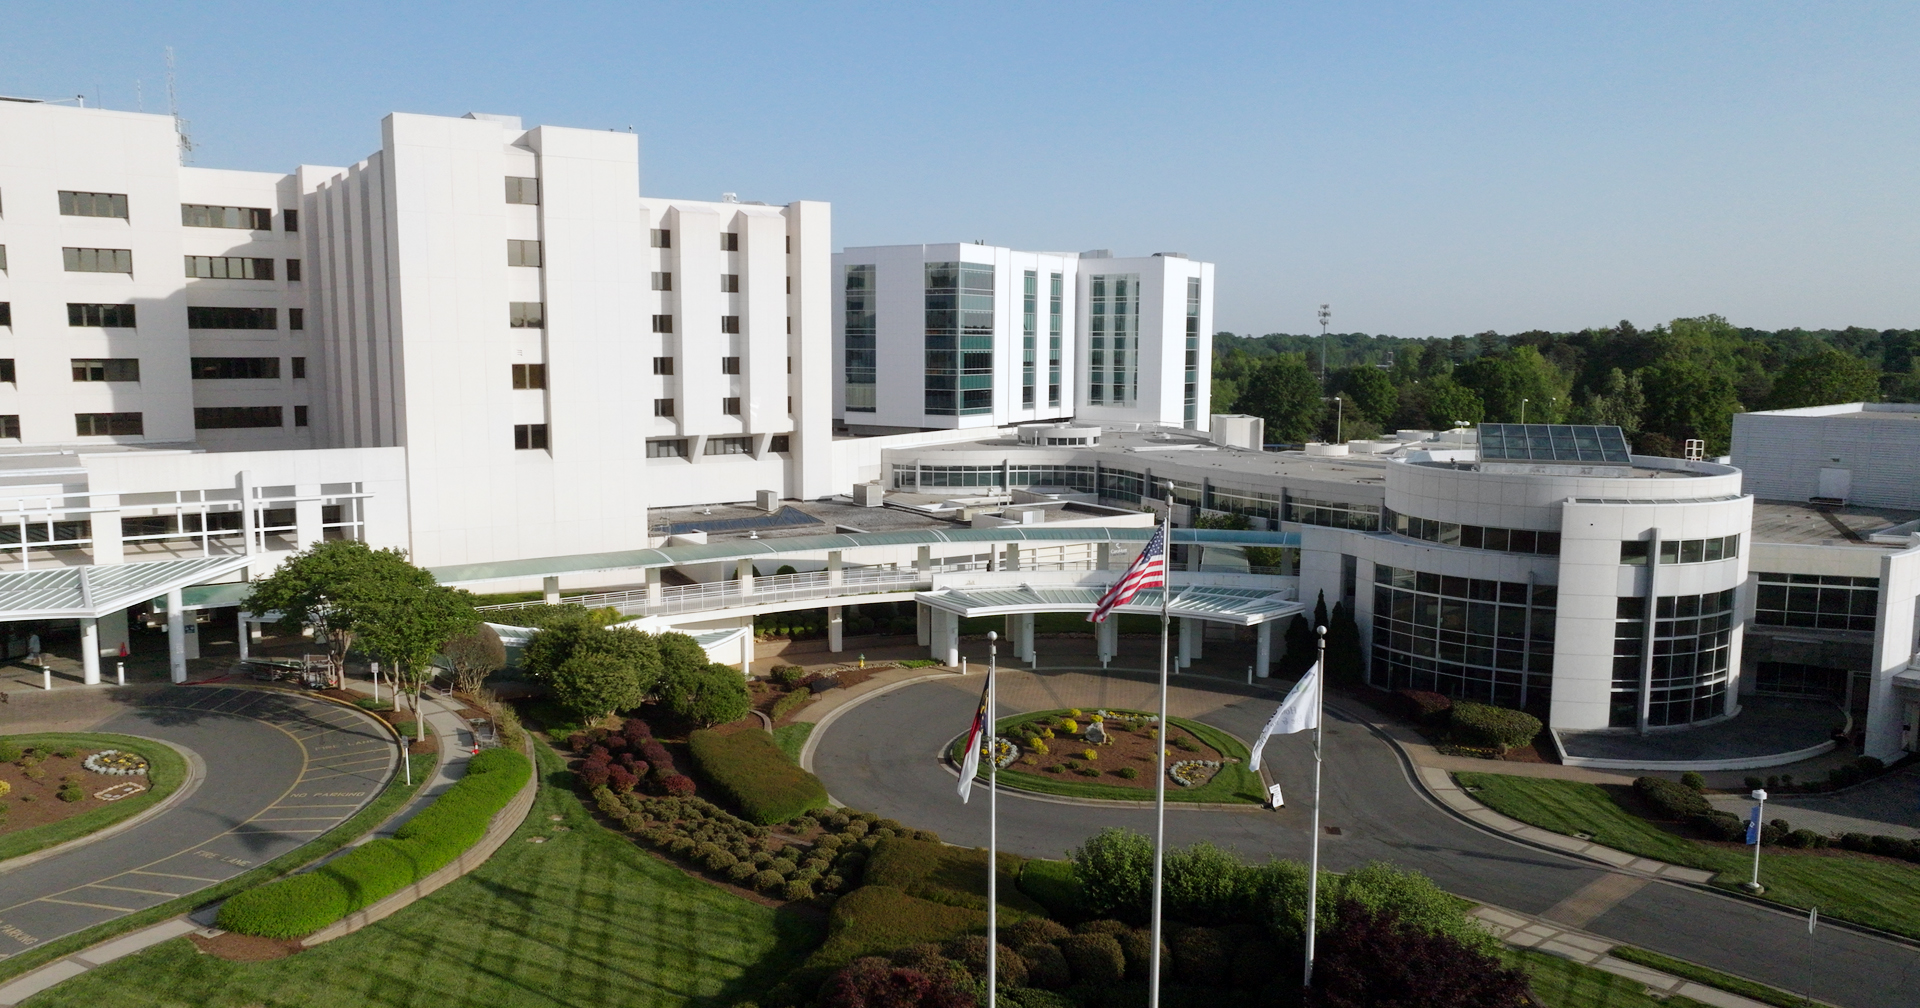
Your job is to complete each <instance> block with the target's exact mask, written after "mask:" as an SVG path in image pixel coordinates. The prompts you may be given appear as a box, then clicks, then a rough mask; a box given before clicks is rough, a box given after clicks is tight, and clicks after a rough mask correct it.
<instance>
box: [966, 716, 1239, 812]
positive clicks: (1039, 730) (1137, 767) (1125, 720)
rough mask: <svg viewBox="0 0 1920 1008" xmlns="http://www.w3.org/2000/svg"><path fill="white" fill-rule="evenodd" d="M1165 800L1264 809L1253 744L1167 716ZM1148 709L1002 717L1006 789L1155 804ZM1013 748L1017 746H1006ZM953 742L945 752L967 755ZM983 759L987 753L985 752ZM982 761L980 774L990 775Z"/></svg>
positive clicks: (1153, 730) (1001, 776)
mask: <svg viewBox="0 0 1920 1008" xmlns="http://www.w3.org/2000/svg"><path fill="white" fill-rule="evenodd" d="M1168 720H1169V721H1170V722H1171V723H1172V729H1171V730H1170V731H1169V732H1168V733H1167V736H1166V739H1165V742H1166V744H1167V748H1168V754H1167V766H1168V773H1169V776H1170V777H1172V778H1173V779H1172V780H1169V781H1168V782H1167V783H1168V787H1167V800H1168V801H1177V802H1220V803H1227V804H1255V805H1257V804H1260V803H1261V802H1263V801H1264V795H1265V793H1266V789H1265V788H1264V787H1263V786H1262V785H1261V783H1260V776H1259V774H1258V773H1257V772H1255V771H1252V770H1249V769H1247V762H1246V761H1247V747H1246V746H1244V745H1241V744H1240V742H1239V741H1238V740H1237V739H1235V738H1234V737H1233V736H1231V735H1228V734H1227V733H1226V732H1223V731H1221V730H1220V729H1218V728H1215V727H1213V726H1211V725H1205V724H1201V723H1200V722H1198V721H1189V720H1187V719H1186V718H1169V719H1168ZM1151 721H1152V717H1151V715H1148V714H1147V713H1145V712H1144V711H1132V710H1106V711H1085V712H1083V711H1081V710H1078V709H1067V708H1062V709H1059V710H1044V711H1035V712H1033V713H1031V714H1020V715H1017V716H1015V717H1010V718H1002V719H1001V720H1000V723H999V727H998V731H999V735H1000V739H1001V743H1002V748H1001V752H1000V756H1001V761H1002V763H1003V765H1002V766H1001V768H1000V772H999V778H998V779H999V781H1000V783H1001V784H1002V785H1005V786H1007V787H1012V788H1020V789H1022V790H1026V791H1038V792H1040V793H1042V794H1052V795H1062V796H1066V797H1074V798H1095V799H1108V800H1117V801H1151V800H1153V795H1154V775H1155V773H1156V772H1157V771H1156V760H1157V753H1156V752H1155V748H1156V745H1155V743H1156V740H1158V739H1159V732H1158V731H1157V729H1156V728H1155V727H1154V725H1153V724H1152V723H1151ZM1007 745H1011V746H1014V747H1016V748H1014V749H1007V748H1005V747H1006V746H1007ZM966 746H967V741H966V738H965V737H964V736H963V737H961V738H958V739H955V740H954V743H953V745H952V746H951V747H950V749H949V751H948V753H947V755H948V757H949V758H950V759H952V760H953V761H954V762H955V763H960V762H962V761H963V760H964V759H965V758H966ZM983 756H984V753H983ZM987 769H988V768H987V761H986V759H984V758H983V759H982V760H981V761H980V776H981V777H982V778H984V777H986V775H987Z"/></svg>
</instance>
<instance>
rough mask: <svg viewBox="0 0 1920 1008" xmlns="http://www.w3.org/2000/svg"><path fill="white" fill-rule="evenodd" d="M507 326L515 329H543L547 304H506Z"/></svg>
mask: <svg viewBox="0 0 1920 1008" xmlns="http://www.w3.org/2000/svg"><path fill="white" fill-rule="evenodd" d="M507 325H509V326H511V327H513V328H515V329H545V328H546V327H547V303H546V302H545V301H509V302H507Z"/></svg>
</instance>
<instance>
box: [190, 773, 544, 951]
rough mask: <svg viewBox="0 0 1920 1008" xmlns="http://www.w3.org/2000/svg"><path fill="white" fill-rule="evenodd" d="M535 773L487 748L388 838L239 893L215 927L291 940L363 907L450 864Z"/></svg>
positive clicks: (478, 838) (485, 828) (482, 831)
mask: <svg viewBox="0 0 1920 1008" xmlns="http://www.w3.org/2000/svg"><path fill="white" fill-rule="evenodd" d="M532 772H533V768H532V766H531V764H529V763H528V761H527V758H526V757H525V756H523V755H521V754H520V753H518V752H514V751H512V750H510V749H489V750H487V751H485V752H482V753H480V754H478V755H476V756H474V757H473V758H472V759H471V760H469V761H468V762H467V773H466V776H465V777H462V778H461V779H460V780H459V782H457V783H455V784H454V785H453V787H451V788H448V789H447V791H446V793H445V794H443V795H441V796H440V797H439V798H438V799H436V800H435V801H434V802H433V804H431V805H429V806H427V807H426V808H425V809H422V810H421V811H420V813H419V814H418V815H416V816H414V817H413V818H412V819H410V820H408V821H407V822H406V824H405V825H403V826H401V827H400V828H399V829H398V830H396V831H395V832H394V835H393V837H392V838H391V839H385V840H375V841H372V842H371V843H367V844H363V845H361V846H360V847H357V848H355V849H353V850H351V851H349V852H347V853H346V854H343V855H341V856H340V857H338V858H336V859H334V860H333V861H331V862H328V863H327V864H326V865H323V866H322V867H320V868H317V869H315V870H314V871H311V872H307V873H304V874H301V875H294V876H291V877H289V878H284V879H281V880H279V881H277V882H270V883H268V884H266V885H263V886H260V887H259V888H257V889H251V890H248V891H247V892H243V893H241V894H239V895H237V896H235V897H233V898H232V899H230V900H228V901H227V902H226V904H225V905H223V906H222V907H221V908H220V916H219V920H218V923H219V926H220V927H222V928H224V929H226V930H228V931H237V932H239V933H241V934H250V935H260V936H262V937H268V938H296V937H299V936H301V935H308V934H312V933H313V932H315V931H318V930H320V929H321V928H324V927H326V926H327V925H329V924H332V923H333V922H335V921H337V920H340V919H341V918H343V917H345V916H347V915H348V914H350V913H353V912H355V911H357V910H362V909H365V908H366V907H368V906H371V905H373V904H374V903H377V902H379V901H380V900H382V899H385V898H386V897H388V896H391V895H393V894H394V893H397V892H399V891H400V890H402V889H405V888H406V887H407V886H410V885H413V884H415V883H417V882H419V881H421V880H422V879H425V878H426V877H427V876H429V875H432V874H433V873H434V872H436V871H438V870H440V869H441V868H443V867H445V866H446V865H448V864H450V863H452V862H453V860H454V859H455V858H458V857H459V856H460V855H461V854H463V853H465V852H466V850H467V849H468V848H469V847H472V846H473V845H474V844H476V843H478V842H479V841H480V838H481V837H483V836H485V835H486V832H487V825H488V823H489V822H491V821H492V819H493V816H494V814H495V813H497V812H499V811H500V810H501V809H502V808H505V807H506V805H507V803H508V802H510V801H512V800H513V797H514V795H515V794H517V793H518V792H519V791H520V789H521V788H523V787H525V786H526V783H527V779H528V777H529V776H530V775H531V773H532Z"/></svg>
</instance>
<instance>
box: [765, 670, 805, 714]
mask: <svg viewBox="0 0 1920 1008" xmlns="http://www.w3.org/2000/svg"><path fill="white" fill-rule="evenodd" d="M794 667H795V668H798V667H799V666H797V665H796V666H794ZM812 701H813V691H812V690H804V689H803V690H795V691H794V692H792V693H789V694H787V695H786V696H783V697H781V698H780V699H778V700H775V701H774V702H773V708H772V709H771V710H769V711H767V716H768V717H770V718H772V719H774V720H775V721H778V720H780V719H781V718H783V717H786V716H787V715H789V714H791V713H793V712H794V711H797V710H799V709H800V708H802V707H805V706H806V705H807V704H808V703H811V702H812Z"/></svg>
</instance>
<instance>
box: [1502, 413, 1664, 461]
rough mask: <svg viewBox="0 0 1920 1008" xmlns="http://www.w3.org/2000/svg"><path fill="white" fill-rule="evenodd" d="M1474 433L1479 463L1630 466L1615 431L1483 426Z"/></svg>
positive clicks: (1571, 426)
mask: <svg viewBox="0 0 1920 1008" xmlns="http://www.w3.org/2000/svg"><path fill="white" fill-rule="evenodd" d="M1476 431H1477V433H1478V434H1479V435H1480V461H1482V462H1607V463H1612V464H1614V465H1632V464H1633V459H1632V458H1630V457H1629V456H1628V453H1627V436H1626V434H1624V433H1623V432H1622V431H1621V430H1620V428H1618V427H1594V426H1586V425H1579V424H1509V423H1483V424H1481V425H1480V426H1479V427H1478V428H1476Z"/></svg>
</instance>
